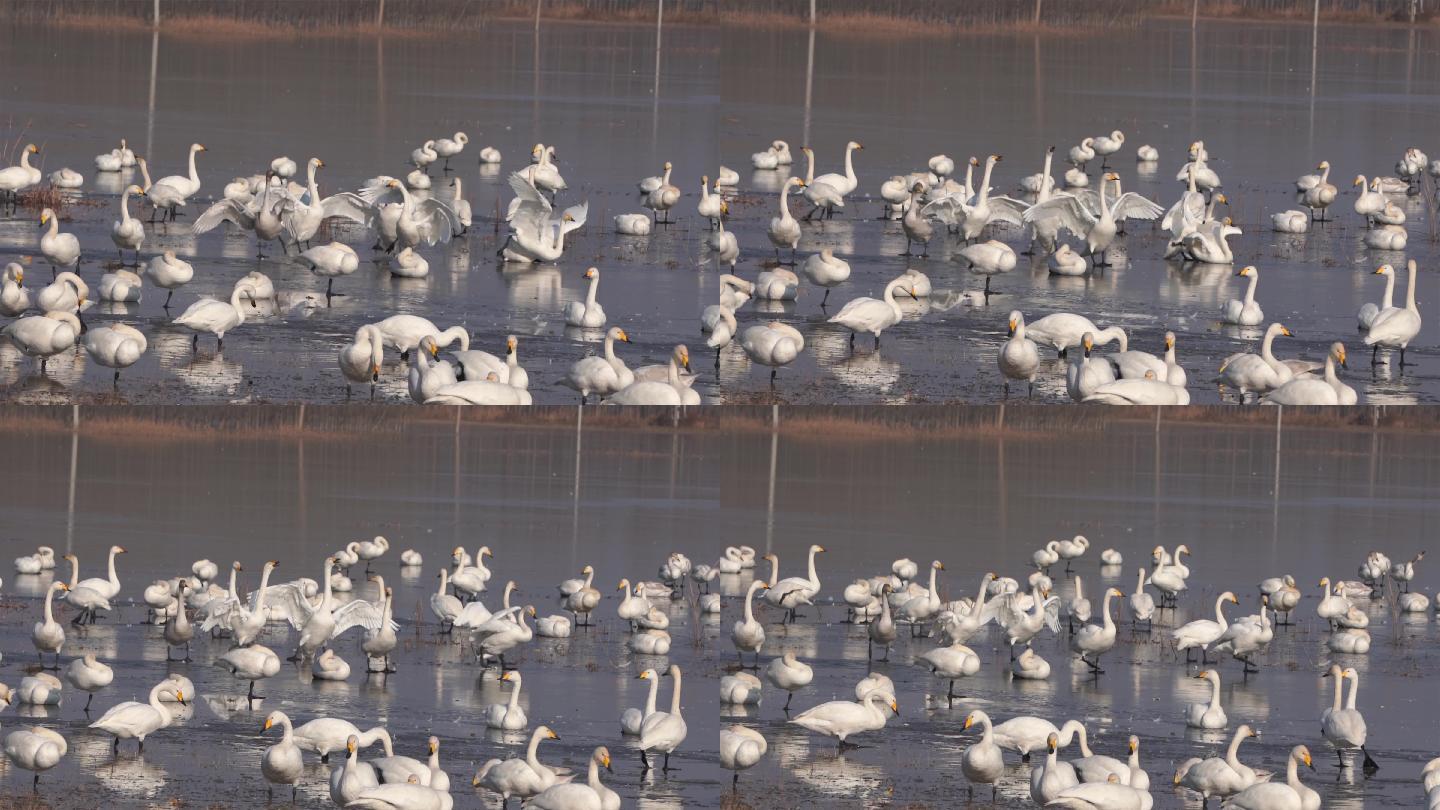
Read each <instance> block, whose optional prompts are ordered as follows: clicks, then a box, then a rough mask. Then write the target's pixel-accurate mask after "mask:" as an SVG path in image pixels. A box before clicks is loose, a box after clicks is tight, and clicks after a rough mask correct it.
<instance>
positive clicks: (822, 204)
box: [800, 146, 854, 220]
mask: <svg viewBox="0 0 1440 810" xmlns="http://www.w3.org/2000/svg"><path fill="white" fill-rule="evenodd" d="M800 151H802V152H804V153H805V158H806V169H805V186H804V188H805V191H804V194H805V199H806V200H809V201H810V204H811V205H812V206H814V207H813V208H811V209H810V212H809V213H808V214H806V215H805V219H806V220H809V219H812V218H814V216H815V214H816V213H817V212H818V213H820V218H821V219H828V218H829V217H832V216H834V215H835V209H836V208H844V207H845V194H846V193H847V192H845V191H843V190H842V189H841V188H840V187H839V186H834V185H831V184H829V183H825V182H816V180H815V152H814V150H812V149H811V148H810V147H808V146H802V147H800ZM846 156H847V160H848V156H849V153H848V152H847V153H846ZM851 175H852V176H853V172H851ZM826 176H827V177H840V179H841V180H842V181H843V180H844V179H845V178H844V177H842V176H840V175H826ZM851 190H852V191H853V190H854V189H851Z"/></svg>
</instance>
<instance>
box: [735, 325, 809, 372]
mask: <svg viewBox="0 0 1440 810" xmlns="http://www.w3.org/2000/svg"><path fill="white" fill-rule="evenodd" d="M740 348H742V349H744V350H745V355H746V356H747V357H749V358H750V360H751V362H754V363H759V364H760V365H762V366H769V367H770V380H771V382H774V380H775V375H776V373H777V372H778V371H779V369H780V367H781V366H786V365H789V364H790V363H791V362H793V361H794V360H795V358H797V357H799V356H800V353H801V352H803V351H804V350H805V336H804V335H802V334H800V330H798V329H796V328H795V327H793V326H791V325H790V324H787V323H781V322H780V321H771V322H770V323H765V324H759V325H757V326H751V327H748V328H747V329H746V330H745V331H744V332H742V333H741V336H740Z"/></svg>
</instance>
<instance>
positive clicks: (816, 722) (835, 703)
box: [790, 690, 900, 748]
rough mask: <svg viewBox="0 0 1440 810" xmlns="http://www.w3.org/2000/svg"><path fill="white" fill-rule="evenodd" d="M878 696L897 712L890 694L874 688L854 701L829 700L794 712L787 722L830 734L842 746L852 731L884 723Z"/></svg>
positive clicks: (881, 726)
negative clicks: (877, 703) (877, 704)
mask: <svg viewBox="0 0 1440 810" xmlns="http://www.w3.org/2000/svg"><path fill="white" fill-rule="evenodd" d="M881 700H883V701H885V702H886V703H887V704H888V705H889V706H890V709H891V711H894V712H896V713H899V711H900V704H899V703H898V702H896V700H895V698H894V696H893V695H890V694H888V693H882V692H880V691H878V690H877V691H872V692H868V693H867V694H866V695H865V697H863V698H860V699H859V700H858V701H855V702H852V701H849V700H832V701H830V702H829V703H821V704H820V705H818V706H814V707H812V708H809V709H806V710H805V711H803V712H801V713H800V714H798V715H796V716H795V718H794V719H793V720H791V721H790V722H791V723H793V724H795V725H797V726H800V727H801V728H804V729H807V730H809V731H813V732H815V733H816V734H823V735H825V736H827V737H834V738H835V739H836V741H837V742H838V743H839V745H840V747H841V748H844V747H845V744H846V740H847V739H848V738H849V737H851V736H852V735H855V734H861V733H864V732H867V731H878V730H879V729H882V728H884V727H885V721H886V719H887V718H886V715H885V713H884V712H882V711H881V710H880V707H878V706H876V705H875V702H876V701H881Z"/></svg>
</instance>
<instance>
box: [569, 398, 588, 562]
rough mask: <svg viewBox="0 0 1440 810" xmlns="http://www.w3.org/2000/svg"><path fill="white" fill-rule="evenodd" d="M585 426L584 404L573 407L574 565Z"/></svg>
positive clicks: (572, 550) (572, 541)
mask: <svg viewBox="0 0 1440 810" xmlns="http://www.w3.org/2000/svg"><path fill="white" fill-rule="evenodd" d="M584 428H585V406H584V405H577V406H576V408H575V483H574V485H573V488H574V490H575V495H574V501H573V505H572V506H571V508H570V563H571V564H572V565H574V563H575V562H576V558H577V557H578V556H579V552H580V438H581V435H582V434H583V433H584Z"/></svg>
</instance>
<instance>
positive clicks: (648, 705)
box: [645, 678, 660, 717]
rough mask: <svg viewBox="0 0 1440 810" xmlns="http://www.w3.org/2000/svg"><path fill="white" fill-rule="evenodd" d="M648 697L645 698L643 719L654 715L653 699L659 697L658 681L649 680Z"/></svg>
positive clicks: (657, 679) (655, 679)
mask: <svg viewBox="0 0 1440 810" xmlns="http://www.w3.org/2000/svg"><path fill="white" fill-rule="evenodd" d="M649 681H650V695H649V696H648V697H646V698H645V717H649V716H650V715H652V714H654V713H655V699H656V698H657V697H659V695H660V679H659V678H650V679H649Z"/></svg>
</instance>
